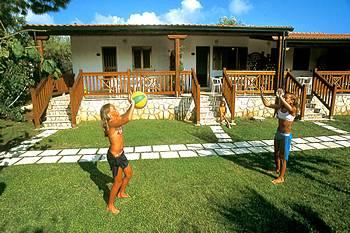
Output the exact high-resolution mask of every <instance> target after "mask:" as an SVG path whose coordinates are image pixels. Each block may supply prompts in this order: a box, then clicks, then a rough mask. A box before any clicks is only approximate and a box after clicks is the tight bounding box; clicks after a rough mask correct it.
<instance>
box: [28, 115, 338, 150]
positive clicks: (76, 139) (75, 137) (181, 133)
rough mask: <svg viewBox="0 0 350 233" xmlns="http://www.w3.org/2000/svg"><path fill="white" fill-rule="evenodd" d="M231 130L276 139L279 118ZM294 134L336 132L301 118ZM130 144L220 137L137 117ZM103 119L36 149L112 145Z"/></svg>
mask: <svg viewBox="0 0 350 233" xmlns="http://www.w3.org/2000/svg"><path fill="white" fill-rule="evenodd" d="M236 122H237V125H236V126H233V127H232V128H231V129H227V128H226V127H223V128H224V130H225V131H226V132H227V133H228V134H229V135H230V136H231V138H232V139H233V140H234V141H244V140H261V139H272V138H273V136H274V133H275V131H276V127H277V121H276V119H272V118H270V119H265V120H264V121H263V122H260V121H252V120H244V119H237V120H236ZM293 134H294V137H307V136H324V135H334V134H336V133H335V132H332V131H330V130H327V129H325V128H322V127H320V126H317V125H315V124H313V123H311V122H302V121H297V122H295V123H294V126H293ZM124 137H125V144H126V146H141V145H161V144H184V143H212V142H217V138H216V137H215V135H214V133H213V132H212V130H211V129H210V127H209V126H202V127H198V126H194V125H193V124H188V123H184V122H180V121H168V120H137V121H131V122H130V123H128V124H127V125H126V126H125V127H124ZM108 145H109V144H108V139H107V138H106V137H104V136H103V131H102V128H101V124H100V122H96V121H95V122H84V123H81V124H79V126H78V128H75V129H67V130H61V131H59V132H58V133H56V134H54V135H52V136H50V137H48V138H46V139H44V140H42V141H41V142H39V143H38V144H37V145H36V146H35V147H33V148H32V149H47V148H84V147H108Z"/></svg>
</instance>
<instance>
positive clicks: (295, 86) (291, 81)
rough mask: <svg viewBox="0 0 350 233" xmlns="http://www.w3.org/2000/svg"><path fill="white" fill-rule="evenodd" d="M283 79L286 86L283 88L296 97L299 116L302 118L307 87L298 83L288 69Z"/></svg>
mask: <svg viewBox="0 0 350 233" xmlns="http://www.w3.org/2000/svg"><path fill="white" fill-rule="evenodd" d="M285 80H286V84H285V85H286V86H285V88H284V89H285V91H286V92H289V93H293V94H294V95H295V96H296V97H297V98H298V100H297V102H298V103H299V110H300V118H301V119H304V116H305V105H306V92H307V90H306V88H307V87H306V86H305V85H302V84H300V83H299V82H298V81H297V80H296V79H295V77H294V76H293V75H292V74H291V73H290V72H289V71H287V72H286V73H285Z"/></svg>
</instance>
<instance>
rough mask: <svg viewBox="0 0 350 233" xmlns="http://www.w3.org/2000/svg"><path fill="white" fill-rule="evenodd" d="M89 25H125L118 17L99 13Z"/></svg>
mask: <svg viewBox="0 0 350 233" xmlns="http://www.w3.org/2000/svg"><path fill="white" fill-rule="evenodd" d="M91 23H93V24H125V20H124V19H123V18H121V17H118V16H112V15H107V16H104V15H101V14H99V13H96V14H95V18H94V20H93V21H92V22H91Z"/></svg>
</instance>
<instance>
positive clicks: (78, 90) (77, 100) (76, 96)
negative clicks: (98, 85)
mask: <svg viewBox="0 0 350 233" xmlns="http://www.w3.org/2000/svg"><path fill="white" fill-rule="evenodd" d="M69 94H70V95H69V96H70V111H71V118H72V127H75V126H76V125H77V113H78V111H79V107H80V104H81V100H82V99H83V97H84V83H83V76H82V71H81V70H80V71H79V74H78V76H77V78H76V79H75V82H74V85H73V87H72V88H71V90H70V93H69Z"/></svg>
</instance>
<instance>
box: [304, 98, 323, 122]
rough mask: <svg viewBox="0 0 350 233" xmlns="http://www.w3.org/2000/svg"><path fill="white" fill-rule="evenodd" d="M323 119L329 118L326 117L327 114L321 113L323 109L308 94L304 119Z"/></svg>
mask: <svg viewBox="0 0 350 233" xmlns="http://www.w3.org/2000/svg"><path fill="white" fill-rule="evenodd" d="M322 120H328V118H327V117H325V115H324V114H323V113H321V109H320V108H318V107H317V106H316V104H315V103H313V102H312V97H310V96H308V97H307V99H306V106H305V115H304V121H322Z"/></svg>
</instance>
